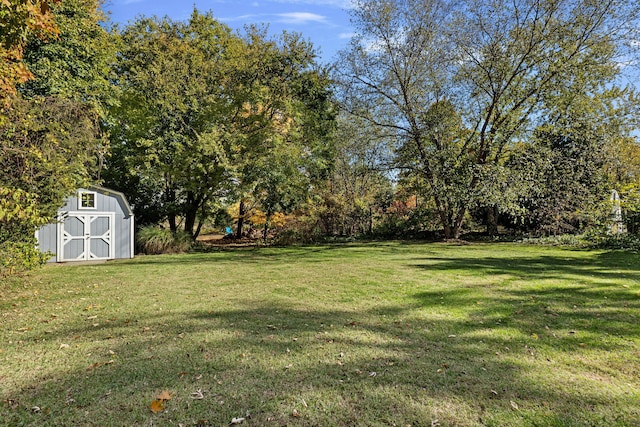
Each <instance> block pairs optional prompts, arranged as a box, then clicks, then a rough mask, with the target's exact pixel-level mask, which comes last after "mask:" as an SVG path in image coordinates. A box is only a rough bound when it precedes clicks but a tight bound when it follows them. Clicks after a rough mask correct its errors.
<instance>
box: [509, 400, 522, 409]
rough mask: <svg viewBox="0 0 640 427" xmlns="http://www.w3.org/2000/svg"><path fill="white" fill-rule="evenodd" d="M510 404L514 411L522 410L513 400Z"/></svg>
mask: <svg viewBox="0 0 640 427" xmlns="http://www.w3.org/2000/svg"><path fill="white" fill-rule="evenodd" d="M509 403H511V407H512V408H513V409H515V410H516V411H517V410H518V409H520V407H519V406H518V404H517V403H516V402H514V401H513V400H511V401H509Z"/></svg>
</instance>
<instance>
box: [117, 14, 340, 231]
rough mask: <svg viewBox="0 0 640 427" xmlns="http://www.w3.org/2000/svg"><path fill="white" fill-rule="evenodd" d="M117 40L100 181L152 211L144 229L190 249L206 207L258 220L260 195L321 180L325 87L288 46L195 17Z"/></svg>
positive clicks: (298, 50) (298, 48)
mask: <svg viewBox="0 0 640 427" xmlns="http://www.w3.org/2000/svg"><path fill="white" fill-rule="evenodd" d="M121 36H122V41H123V43H122V46H123V48H122V51H121V52H120V62H119V65H118V69H117V74H118V78H117V85H118V87H119V89H120V90H121V93H122V96H121V102H120V105H119V107H117V108H114V109H113V114H114V117H116V125H115V127H114V129H113V131H112V148H113V158H112V159H111V161H110V164H109V169H108V172H107V175H108V177H107V179H108V180H109V181H111V182H112V183H113V184H112V185H113V186H115V187H116V188H120V189H122V190H123V191H125V193H127V195H129V196H130V199H132V201H133V204H134V206H135V207H136V209H137V208H139V207H141V205H146V206H154V207H155V209H153V211H154V212H155V215H154V218H148V220H151V219H155V220H158V219H164V218H166V219H167V220H168V222H169V225H170V228H171V229H172V230H174V231H175V230H177V229H178V227H179V225H180V224H179V221H180V220H183V221H184V222H183V227H184V230H185V231H186V232H188V233H190V234H191V235H192V236H194V237H195V236H197V234H198V232H199V230H200V226H201V224H202V223H203V221H205V220H206V219H207V218H208V217H209V216H210V214H211V213H212V212H211V209H212V207H213V206H214V203H213V202H214V201H215V200H216V199H219V198H222V197H225V198H227V199H232V198H238V199H241V200H244V199H246V198H247V197H250V196H252V197H253V198H254V199H260V198H262V199H263V200H260V201H261V202H262V203H263V204H266V203H267V200H269V202H268V204H269V206H268V207H267V211H269V209H271V208H272V207H273V208H275V205H274V204H273V201H272V197H273V195H274V194H276V193H275V192H274V191H272V190H274V189H280V190H283V189H284V188H286V187H287V186H293V187H291V188H294V187H296V188H297V187H299V184H300V182H301V179H302V178H305V179H307V178H309V177H311V176H312V175H313V174H315V173H316V171H317V169H321V168H319V167H318V164H319V162H317V161H315V160H316V159H317V158H319V156H318V155H317V153H318V152H321V151H322V150H321V147H322V146H323V142H324V137H325V136H326V134H327V129H330V124H331V122H332V117H331V112H330V105H331V104H330V94H329V92H328V90H327V87H328V80H327V77H326V75H325V74H323V73H322V72H320V71H319V70H316V69H314V68H313V65H314V60H313V57H314V54H313V50H312V47H311V46H310V45H309V44H308V43H307V42H305V41H304V40H302V39H301V38H300V37H299V36H297V35H291V34H283V35H282V36H281V37H280V38H279V39H274V40H269V39H267V37H266V34H265V32H264V31H262V30H259V29H257V28H250V29H248V31H247V33H246V35H245V36H241V35H239V34H236V33H232V32H231V30H230V29H229V28H228V27H227V26H225V25H223V24H221V23H220V22H218V21H217V20H215V19H214V18H213V16H212V15H211V14H210V13H206V14H201V13H199V12H198V11H194V12H193V14H192V16H191V18H190V19H189V21H188V22H174V21H171V20H169V19H167V18H165V19H162V20H158V19H147V18H144V19H140V20H138V21H137V22H135V23H133V24H132V25H130V26H129V27H127V28H125V29H124V31H123V32H122V34H121ZM276 153H280V154H282V155H278V156H276V155H275V154H276ZM266 159H268V161H267V160H266ZM292 159H293V160H295V161H296V162H297V163H295V166H292V164H291V161H292ZM280 160H282V162H283V163H282V164H279V163H278V162H280ZM302 181H304V179H302ZM127 184H132V186H131V187H129V188H126V185H127ZM294 184H295V185H294ZM132 188H133V190H134V191H131V189H132ZM266 189H271V190H269V191H266ZM138 190H143V191H144V194H140V192H139V191H138ZM267 194H268V195H269V197H266V195H267ZM263 196H264V197H263ZM285 204H289V203H284V199H283V198H282V197H280V200H279V202H278V203H277V205H283V206H284V205H285ZM241 217H242V216H241ZM198 220H199V221H198ZM238 228H241V227H238Z"/></svg>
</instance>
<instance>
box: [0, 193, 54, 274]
mask: <svg viewBox="0 0 640 427" xmlns="http://www.w3.org/2000/svg"><path fill="white" fill-rule="evenodd" d="M37 200H38V197H37V196H36V195H35V194H31V193H27V192H25V191H23V190H20V189H16V188H7V187H0V277H5V276H9V275H12V274H18V273H21V272H24V271H28V270H31V269H33V268H35V267H37V266H39V265H41V264H43V263H44V262H45V261H46V260H47V258H48V256H47V255H45V254H42V253H41V252H40V251H39V250H38V248H37V247H36V241H35V237H34V235H33V233H34V231H35V229H36V228H37V227H38V226H40V225H43V224H44V223H46V222H47V221H48V218H47V217H45V216H43V214H42V212H40V210H39V206H38V203H37Z"/></svg>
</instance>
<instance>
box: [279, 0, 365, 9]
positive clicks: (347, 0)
mask: <svg viewBox="0 0 640 427" xmlns="http://www.w3.org/2000/svg"><path fill="white" fill-rule="evenodd" d="M272 1H273V2H274V3H287V4H308V5H315V6H334V7H341V8H344V9H351V8H353V7H354V5H353V0H272Z"/></svg>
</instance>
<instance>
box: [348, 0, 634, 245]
mask: <svg viewBox="0 0 640 427" xmlns="http://www.w3.org/2000/svg"><path fill="white" fill-rule="evenodd" d="M353 16H354V20H355V24H356V29H357V34H358V35H357V36H356V37H355V38H354V40H353V41H352V44H351V45H350V47H349V49H348V50H346V51H345V52H344V53H343V57H342V58H341V64H342V66H341V67H340V68H339V69H340V81H341V84H342V88H343V90H342V94H343V100H344V106H345V108H346V109H347V110H348V111H350V112H351V113H352V114H355V115H357V116H359V117H361V118H362V119H365V120H368V121H369V122H370V123H372V124H373V125H375V126H378V127H380V128H381V129H384V130H385V131H386V133H387V137H389V136H392V137H395V138H396V144H397V147H398V153H399V154H400V155H399V156H398V160H399V166H400V167H401V168H402V170H403V171H404V172H405V173H406V174H407V175H409V176H416V175H419V176H421V179H422V180H423V181H424V182H426V184H427V188H428V189H429V193H428V195H429V196H430V197H433V200H434V202H435V205H436V208H437V210H438V212H439V215H440V219H441V222H442V226H443V229H444V234H445V237H447V238H456V237H458V236H459V235H460V232H461V227H462V224H463V220H464V217H465V214H466V213H467V212H468V210H469V209H470V208H471V207H474V206H495V205H500V206H502V208H503V209H509V208H513V207H514V206H515V205H514V203H512V202H513V201H515V200H516V199H515V196H516V194H515V192H512V191H511V190H513V187H511V186H508V185H506V183H507V182H508V180H507V176H508V171H507V170H506V169H505V165H504V160H505V157H506V155H507V154H508V153H509V151H510V148H511V147H512V146H513V144H514V143H515V142H517V141H521V140H524V139H527V138H528V137H529V136H530V131H531V129H532V128H533V126H534V125H535V124H536V123H537V122H539V121H540V120H541V119H544V117H543V116H542V114H541V111H544V109H545V106H548V104H549V102H552V100H553V97H554V95H555V94H556V93H557V91H559V90H561V88H565V87H571V86H574V85H575V80H576V79H587V80H588V79H591V80H590V81H592V82H593V81H595V82H597V83H598V84H593V85H582V86H583V87H586V86H589V88H591V89H593V90H594V91H595V92H592V93H590V94H592V95H597V94H598V92H599V91H602V90H604V89H605V86H606V84H611V83H612V81H613V77H615V72H612V71H615V69H614V67H613V66H614V65H615V62H616V60H617V59H618V58H620V55H621V50H622V48H623V47H624V46H625V45H624V42H625V37H627V36H629V34H630V31H631V30H632V27H633V24H634V23H637V18H638V5H637V4H635V3H630V2H627V1H623V0H612V1H606V2H594V1H591V0H515V1H513V0H509V1H507V0H490V1H481V0H467V1H463V2H455V1H448V0H402V1H400V0H373V1H359V2H357V5H356V8H355V9H354V15H353ZM600 83H603V84H600ZM510 193H513V196H514V197H507V196H509V195H510Z"/></svg>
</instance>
